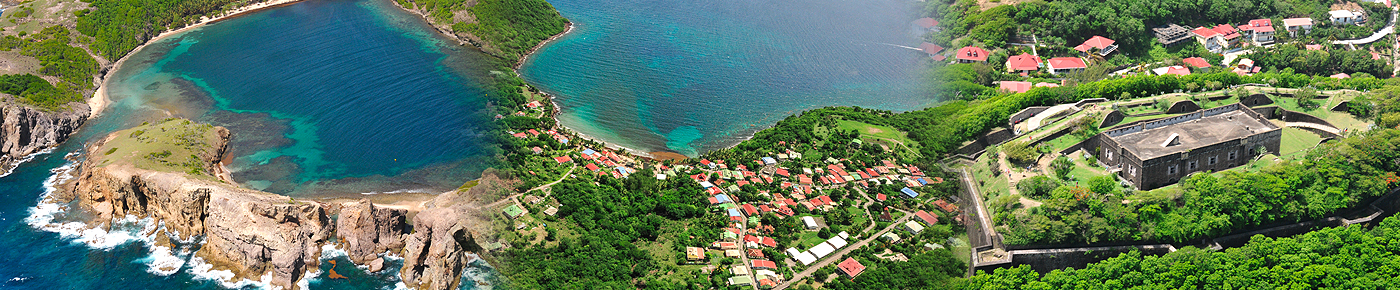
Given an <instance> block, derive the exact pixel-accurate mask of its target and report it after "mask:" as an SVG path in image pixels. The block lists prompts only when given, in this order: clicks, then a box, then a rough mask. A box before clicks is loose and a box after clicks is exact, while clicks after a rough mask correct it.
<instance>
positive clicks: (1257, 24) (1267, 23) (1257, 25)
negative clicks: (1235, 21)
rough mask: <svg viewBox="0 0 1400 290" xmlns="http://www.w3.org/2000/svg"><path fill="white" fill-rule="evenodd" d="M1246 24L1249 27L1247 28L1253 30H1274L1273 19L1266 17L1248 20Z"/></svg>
mask: <svg viewBox="0 0 1400 290" xmlns="http://www.w3.org/2000/svg"><path fill="white" fill-rule="evenodd" d="M1247 26H1248V27H1249V30H1251V31H1254V32H1273V31H1274V21H1273V20H1269V19H1267V18H1266V19H1255V20H1250V21H1249V24H1248V25H1247Z"/></svg>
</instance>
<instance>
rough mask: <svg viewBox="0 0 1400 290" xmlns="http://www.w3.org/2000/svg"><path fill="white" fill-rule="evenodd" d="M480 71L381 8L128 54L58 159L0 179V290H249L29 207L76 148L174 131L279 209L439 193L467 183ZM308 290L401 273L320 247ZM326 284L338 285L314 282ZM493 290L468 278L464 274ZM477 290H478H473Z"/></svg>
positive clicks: (306, 12) (183, 252)
mask: <svg viewBox="0 0 1400 290" xmlns="http://www.w3.org/2000/svg"><path fill="white" fill-rule="evenodd" d="M485 57H486V56H484V55H482V54H480V53H478V52H476V51H475V50H474V49H471V48H463V47H458V46H457V45H455V44H454V43H453V42H452V41H450V40H448V39H445V38H443V37H441V36H440V35H438V34H436V32H435V31H434V30H433V29H432V28H431V27H428V26H426V25H425V24H423V23H422V22H421V20H419V19H418V18H415V16H413V15H410V14H408V13H406V12H403V11H402V10H400V9H398V8H397V7H394V6H393V5H392V4H391V3H389V2H388V1H384V0H308V1H305V2H301V3H297V4H293V5H289V6H284V7H279V8H273V9H268V10H264V11H259V12H255V13H250V14H248V15H246V16H242V17H237V18H233V19H230V20H227V21H223V22H219V23H215V24H212V25H208V26H204V27H202V28H199V29H194V30H190V31H188V32H186V33H184V34H180V35H176V36H174V37H171V38H168V39H165V40H162V41H160V42H157V43H155V44H153V45H151V46H149V47H147V48H146V49H144V50H142V51H140V52H138V53H136V54H134V55H133V56H132V57H131V58H130V59H128V62H127V63H126V65H125V66H124V67H123V68H122V69H120V70H118V71H116V72H114V74H113V78H114V79H113V83H111V86H110V87H109V90H110V95H111V101H112V103H111V104H110V105H109V106H108V107H107V109H106V110H105V111H103V112H102V115H100V116H99V117H97V118H94V119H91V120H89V121H88V123H87V124H86V125H85V126H84V127H83V128H82V129H80V130H79V131H77V132H76V133H75V134H74V135H73V137H71V139H70V140H69V141H68V142H66V143H64V144H63V145H62V146H60V147H57V148H55V149H53V150H51V151H50V152H48V153H46V154H37V155H34V156H33V159H32V160H31V161H29V162H26V163H24V164H22V165H21V166H20V167H18V168H16V169H15V170H14V172H13V173H12V174H10V175H8V176H4V177H0V193H3V194H0V289H258V288H265V286H266V284H265V283H262V282H260V281H255V280H259V279H257V278H254V279H251V280H249V279H239V280H234V279H230V277H231V273H228V272H226V271H218V270H213V269H211V268H210V267H211V266H210V265H209V264H207V263H204V262H203V260H202V259H200V258H198V257H194V256H193V255H191V253H192V252H193V251H196V250H197V249H198V248H199V247H200V246H201V244H202V241H200V240H198V239H195V240H189V241H180V240H173V241H171V242H172V243H173V246H172V247H161V246H157V245H159V244H161V243H158V242H157V241H163V240H167V239H168V238H166V237H167V234H166V232H165V231H164V229H163V227H161V225H160V224H159V223H156V222H152V221H150V220H138V219H135V218H134V217H131V218H128V219H126V220H123V221H118V222H114V223H113V227H112V228H111V229H110V230H102V229H88V228H86V225H83V224H81V223H77V221H82V220H84V217H83V216H82V213H81V212H78V211H69V210H67V209H66V207H67V205H66V204H51V203H45V202H43V201H44V199H43V198H44V197H45V196H47V195H49V194H51V193H52V192H53V190H54V189H53V185H54V184H57V183H61V182H63V181H64V179H63V177H65V176H67V175H66V174H63V173H65V172H66V171H68V170H71V169H72V168H73V166H74V164H75V161H74V160H77V159H80V158H82V156H81V155H80V154H79V153H78V152H79V151H81V149H82V147H83V145H84V144H86V143H87V142H89V141H91V140H94V139H97V138H101V137H103V136H105V135H107V134H108V133H110V132H112V131H115V130H120V129H125V128H129V127H131V126H134V125H138V124H140V123H142V122H148V121H158V120H161V119H164V118H167V117H172V116H179V117H187V118H192V119H196V120H201V121H207V122H212V123H215V124H219V125H223V126H227V127H229V128H230V129H232V130H233V132H234V139H233V144H231V150H232V154H231V155H233V156H231V157H230V160H226V161H227V162H229V163H232V166H231V167H232V169H233V170H234V177H235V179H236V180H238V181H240V182H241V183H243V184H244V185H247V186H250V187H257V188H261V189H266V190H269V191H273V192H277V193H282V194H287V195H293V196H303V195H318V194H350V195H358V194H360V193H364V192H370V193H374V192H385V191H392V190H424V191H436V190H439V189H442V188H453V187H456V186H457V185H459V184H461V182H463V181H465V180H469V179H471V178H474V177H475V175H476V174H479V171H480V169H479V166H480V164H481V163H480V160H479V159H480V158H481V157H482V156H487V155H488V154H489V153H490V152H488V151H486V149H485V148H487V146H483V144H481V142H483V141H482V140H481V139H480V137H479V136H478V135H479V134H478V133H477V131H478V129H477V124H482V123H483V122H487V119H486V118H484V117H483V116H481V114H480V113H481V112H480V110H481V108H482V107H484V105H485V104H484V101H482V99H481V98H479V97H478V96H480V95H481V94H482V90H481V89H480V86H481V85H480V84H481V80H483V79H485V78H486V77H487V76H488V75H489V74H490V72H488V71H484V70H483V68H486V67H488V66H486V65H484V64H483V62H484V61H485V60H486V58H485ZM321 258H322V259H321V260H322V261H323V262H322V263H321V266H320V268H319V270H318V271H315V272H314V273H312V274H310V275H308V277H307V278H305V279H303V280H302V281H300V283H299V284H300V285H303V286H306V287H309V288H311V289H397V288H403V287H402V284H401V283H400V282H399V280H398V277H397V270H398V267H400V266H401V265H402V261H401V260H399V259H396V258H395V257H392V256H391V257H388V258H389V259H388V261H389V263H387V266H388V270H387V271H384V272H381V273H377V274H371V273H366V271H365V270H364V269H362V268H357V267H356V266H355V265H353V264H352V263H350V261H349V260H348V259H346V258H345V256H344V252H343V251H340V250H338V249H335V248H333V247H327V248H324V249H323V251H322V256H321ZM326 261H337V262H338V263H337V264H336V265H335V266H334V269H335V271H336V272H337V273H338V274H340V275H344V276H347V277H348V278H347V279H330V278H327V276H328V275H327V273H328V272H329V271H330V270H331V269H332V265H331V264H330V263H328V262H326ZM464 272H465V274H466V275H465V277H464V280H466V281H465V282H464V283H463V285H464V286H463V287H462V288H463V289H480V288H482V287H478V286H477V284H476V283H475V281H476V280H483V281H488V282H493V283H492V284H499V283H500V281H499V278H498V277H497V276H495V274H494V273H495V272H494V270H492V268H491V267H490V266H489V265H486V264H485V263H484V262H477V263H474V264H473V266H471V267H469V268H468V269H466V270H465V271H464ZM486 288H489V287H486Z"/></svg>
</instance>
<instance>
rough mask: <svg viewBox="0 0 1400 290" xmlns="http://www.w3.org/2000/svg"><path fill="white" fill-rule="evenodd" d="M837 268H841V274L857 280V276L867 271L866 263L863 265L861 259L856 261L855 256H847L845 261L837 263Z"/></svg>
mask: <svg viewBox="0 0 1400 290" xmlns="http://www.w3.org/2000/svg"><path fill="white" fill-rule="evenodd" d="M836 269H837V270H840V272H841V275H843V276H846V278H849V279H851V280H855V279H856V276H860V273H861V272H865V265H861V264H860V261H856V259H855V258H850V257H847V258H846V260H845V261H841V263H837V264H836Z"/></svg>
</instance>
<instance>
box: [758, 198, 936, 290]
mask: <svg viewBox="0 0 1400 290" xmlns="http://www.w3.org/2000/svg"><path fill="white" fill-rule="evenodd" d="M913 216H914V215H911V214H906V215H904V217H902V218H899V220H896V221H894V223H891V224H890V226H888V227H885V229H883V230H880V231H879V232H877V233H875V234H872V235H870V237H868V238H865V239H864V240H861V241H859V242H856V243H855V244H851V245H847V246H846V248H845V249H841V250H840V251H836V252H835V253H831V255H829V256H826V258H823V259H822V260H821V261H820V262H817V263H815V264H812V265H811V266H809V267H807V270H803V271H802V273H797V275H794V276H792V278H791V279H787V281H783V283H782V284H778V287H774V288H773V289H774V290H782V289H787V287H789V286H792V284H793V283H795V282H797V281H802V279H806V278H807V277H809V276H812V273H816V272H817V270H818V269H821V268H825V267H826V266H828V265H831V263H836V262H837V261H838V260H841V258H844V257H845V256H846V254H850V253H851V251H853V250H855V249H859V248H861V247H864V246H865V245H869V244H870V241H874V240H875V239H877V238H879V237H880V235H884V234H885V233H888V232H890V230H893V229H895V228H898V227H899V225H902V224H904V222H906V221H909V218H910V217H913ZM872 226H873V225H872ZM822 278H826V277H822Z"/></svg>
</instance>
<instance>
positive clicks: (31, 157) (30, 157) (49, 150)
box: [0, 147, 71, 177]
mask: <svg viewBox="0 0 1400 290" xmlns="http://www.w3.org/2000/svg"><path fill="white" fill-rule="evenodd" d="M54 148H58V147H49V148H44V150H39V152H34V153H32V154H29V155H25V156H24V158H20V159H19V161H15V164H14V166H15V168H18V167H19V165H20V164H24V163H25V162H29V161H31V160H34V157H38V156H39V155H44V154H49V153H53V150H54ZM70 155H71V154H70ZM10 173H15V169H14V168H10V170H5V172H0V177H6V176H10Z"/></svg>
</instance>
